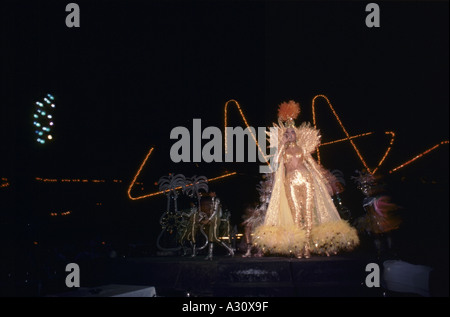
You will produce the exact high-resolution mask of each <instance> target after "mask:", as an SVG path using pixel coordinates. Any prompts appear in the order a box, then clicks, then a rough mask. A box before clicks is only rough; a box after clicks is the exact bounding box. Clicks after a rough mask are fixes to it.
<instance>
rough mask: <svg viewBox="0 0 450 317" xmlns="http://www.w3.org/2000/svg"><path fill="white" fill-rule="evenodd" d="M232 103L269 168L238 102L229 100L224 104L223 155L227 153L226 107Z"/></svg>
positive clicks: (268, 163) (267, 161)
mask: <svg viewBox="0 0 450 317" xmlns="http://www.w3.org/2000/svg"><path fill="white" fill-rule="evenodd" d="M231 102H232V103H234V104H235V105H236V108H237V109H238V111H239V114H240V115H241V118H242V120H244V124H245V126H246V127H247V129H248V130H249V132H250V135H251V136H252V138H253V141H255V144H256V146H257V147H258V150H259V152H260V153H261V155H262V157H263V158H264V160H265V161H266V163H267V165H269V166H270V162H269V160H268V159H267V156H266V155H265V154H264V152H263V150H262V149H261V147H260V146H259V143H258V140H257V139H256V136H255V134H254V133H253V132H252V130H251V129H250V125H249V124H248V121H247V118H246V117H245V116H244V112H243V111H242V108H241V106H240V104H239V102H237V101H236V100H234V99H230V100H228V101H227V102H226V103H225V107H224V130H225V132H224V144H225V145H224V147H225V154H226V153H228V145H227V135H228V134H227V126H228V105H229V104H230V103H231Z"/></svg>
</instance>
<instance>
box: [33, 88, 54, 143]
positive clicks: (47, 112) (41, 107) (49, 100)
mask: <svg viewBox="0 0 450 317" xmlns="http://www.w3.org/2000/svg"><path fill="white" fill-rule="evenodd" d="M54 100H55V97H54V96H53V95H51V94H47V95H46V96H45V97H44V98H43V99H42V101H44V102H45V103H43V102H42V101H36V105H37V106H38V107H37V108H36V109H35V113H33V118H34V119H36V120H35V121H34V122H33V125H35V126H36V127H38V128H40V129H38V130H36V131H35V133H36V134H37V135H39V138H37V139H36V141H37V142H38V143H39V144H45V140H53V136H52V135H50V134H49V132H50V130H51V129H50V128H49V126H53V125H54V122H53V120H52V119H53V113H52V112H53V108H55V104H54V103H53V101H54Z"/></svg>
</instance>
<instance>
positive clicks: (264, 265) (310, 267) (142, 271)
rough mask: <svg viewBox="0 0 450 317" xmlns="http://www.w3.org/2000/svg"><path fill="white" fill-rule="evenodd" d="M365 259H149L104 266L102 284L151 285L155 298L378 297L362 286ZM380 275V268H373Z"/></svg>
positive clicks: (357, 255)
mask: <svg viewBox="0 0 450 317" xmlns="http://www.w3.org/2000/svg"><path fill="white" fill-rule="evenodd" d="M374 262H375V263H376V259H373V258H372V257H371V256H370V255H367V254H360V253H351V254H345V255H336V256H330V257H326V256H313V257H311V258H310V259H296V258H288V257H261V258H256V257H252V258H243V257H242V255H241V254H237V255H235V256H234V257H227V256H224V255H220V256H215V257H214V258H213V260H205V256H197V257H194V258H192V257H189V256H188V257H182V256H154V257H142V258H119V259H114V260H112V261H109V262H108V263H107V264H106V266H105V267H106V269H105V270H104V271H103V274H104V276H103V280H104V281H105V282H106V283H111V284H127V285H145V286H153V287H155V289H156V295H157V296H161V297H185V296H192V297H197V296H198V297H211V296H212V297H297V296H300V297H378V296H382V292H383V290H382V289H381V288H369V287H367V286H366V284H365V279H366V276H367V275H368V274H369V272H366V266H367V264H368V263H374ZM379 265H380V270H381V269H382V264H381V263H379Z"/></svg>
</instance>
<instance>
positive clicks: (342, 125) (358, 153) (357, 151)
mask: <svg viewBox="0 0 450 317" xmlns="http://www.w3.org/2000/svg"><path fill="white" fill-rule="evenodd" d="M318 98H323V99H325V101H326V102H327V104H328V106H329V107H330V109H331V112H332V113H333V115H334V117H335V118H336V120H337V122H338V123H339V125H340V126H341V129H342V131H344V134H345V136H346V137H347V138H346V140H348V141H349V142H350V143H351V145H352V147H353V149H354V150H355V152H356V154H357V155H358V157H359V159H360V160H361V162H362V163H363V165H364V167H365V168H366V170H367V171H369V172H371V171H370V168H369V166H368V165H367V163H366V161H365V160H364V158H363V156H362V155H361V153H360V152H359V149H358V148H357V147H356V144H355V143H354V142H353V139H352V138H351V136H350V134H349V133H348V132H347V129H346V128H345V127H344V124H343V123H342V121H341V119H340V118H339V116H338V115H337V113H336V111H335V110H334V108H333V106H332V104H331V102H330V100H329V99H328V98H327V96H325V95H316V96H315V97H314V98H313V100H312V114H313V124H314V127H315V128H317V122H316V111H315V107H316V100H317V99H318ZM317 161H318V162H319V164H320V148H319V147H318V148H317Z"/></svg>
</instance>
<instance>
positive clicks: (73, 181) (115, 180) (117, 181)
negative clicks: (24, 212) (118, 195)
mask: <svg viewBox="0 0 450 317" xmlns="http://www.w3.org/2000/svg"><path fill="white" fill-rule="evenodd" d="M35 180H36V181H38V182H44V183H106V182H107V181H106V180H105V179H79V178H74V179H69V178H61V179H57V178H42V177H35ZM112 182H113V183H122V180H121V179H113V180H112Z"/></svg>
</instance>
